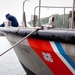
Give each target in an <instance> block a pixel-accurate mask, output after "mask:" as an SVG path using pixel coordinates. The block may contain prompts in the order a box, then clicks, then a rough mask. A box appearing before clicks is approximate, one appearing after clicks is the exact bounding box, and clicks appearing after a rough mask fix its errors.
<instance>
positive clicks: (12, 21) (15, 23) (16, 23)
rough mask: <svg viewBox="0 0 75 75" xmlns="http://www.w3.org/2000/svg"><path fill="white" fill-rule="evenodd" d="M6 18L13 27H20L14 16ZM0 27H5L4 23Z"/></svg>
mask: <svg viewBox="0 0 75 75" xmlns="http://www.w3.org/2000/svg"><path fill="white" fill-rule="evenodd" d="M5 17H6V19H7V20H9V21H10V22H11V26H12V27H18V26H19V23H18V21H17V19H16V17H14V16H12V15H10V14H6V15H5ZM0 27H5V24H4V23H2V24H1V25H0Z"/></svg>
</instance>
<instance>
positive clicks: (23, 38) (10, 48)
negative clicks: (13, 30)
mask: <svg viewBox="0 0 75 75" xmlns="http://www.w3.org/2000/svg"><path fill="white" fill-rule="evenodd" d="M39 29H40V28H37V29H35V30H34V31H32V32H31V33H29V34H28V35H27V36H25V37H24V38H22V39H21V40H20V41H18V42H17V43H15V44H14V45H13V46H12V47H10V48H9V49H7V50H6V51H5V52H3V53H2V54H0V56H3V55H4V54H6V53H7V52H8V51H10V50H11V49H12V48H14V47H15V46H17V45H18V44H19V43H21V42H22V41H23V40H25V39H26V38H28V37H29V36H30V35H32V34H33V33H34V32H35V31H37V30H39Z"/></svg>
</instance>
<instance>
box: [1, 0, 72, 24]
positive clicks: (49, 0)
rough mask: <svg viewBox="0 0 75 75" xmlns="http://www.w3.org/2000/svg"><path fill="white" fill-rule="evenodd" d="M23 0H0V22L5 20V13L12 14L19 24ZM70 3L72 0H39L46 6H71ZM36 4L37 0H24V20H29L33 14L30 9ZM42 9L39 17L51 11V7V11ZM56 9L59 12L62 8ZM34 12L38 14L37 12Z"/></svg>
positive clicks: (37, 3)
mask: <svg viewBox="0 0 75 75" xmlns="http://www.w3.org/2000/svg"><path fill="white" fill-rule="evenodd" d="M23 1H24V0H0V24H1V23H2V22H4V21H6V18H5V15H6V14H7V13H10V14H11V15H14V16H15V17H16V18H17V20H18V21H19V24H20V23H21V22H22V15H23V14H22V13H23ZM72 4H73V0H41V5H46V6H72ZM38 5H39V0H28V1H26V3H25V6H24V8H25V9H24V10H25V12H26V21H30V20H31V15H33V14H34V10H32V9H33V8H34V7H35V6H38ZM37 10H38V9H37ZM37 10H36V12H37ZM42 10H43V12H42V11H41V17H44V16H45V15H47V14H50V13H53V9H52V10H51V11H50V10H48V9H42ZM56 11H58V12H60V11H62V10H60V11H59V9H57V10H56ZM56 11H54V12H56ZM46 13H47V14H46ZM36 14H37V15H38V13H36ZM47 16H48V15H47Z"/></svg>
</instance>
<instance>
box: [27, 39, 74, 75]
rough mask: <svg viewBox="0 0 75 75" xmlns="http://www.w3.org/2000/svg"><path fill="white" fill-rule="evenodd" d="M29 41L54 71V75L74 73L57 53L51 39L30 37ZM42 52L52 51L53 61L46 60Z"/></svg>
mask: <svg viewBox="0 0 75 75" xmlns="http://www.w3.org/2000/svg"><path fill="white" fill-rule="evenodd" d="M28 42H29V44H30V46H31V47H32V48H33V50H34V51H35V52H36V53H37V54H38V55H39V57H40V58H41V59H42V60H43V61H44V62H45V64H46V65H47V66H48V67H49V69H50V70H51V71H52V72H53V73H54V75H73V73H72V72H71V71H70V70H69V69H68V67H67V66H66V65H65V64H64V63H63V62H62V60H61V59H60V58H59V57H58V56H57V55H56V53H55V52H54V50H53V49H52V47H51V45H50V43H49V41H44V40H36V39H31V38H28ZM42 52H45V53H50V55H51V57H52V58H53V62H48V61H46V60H45V59H44V57H43V54H42Z"/></svg>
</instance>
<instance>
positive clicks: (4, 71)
mask: <svg viewBox="0 0 75 75" xmlns="http://www.w3.org/2000/svg"><path fill="white" fill-rule="evenodd" d="M10 47H11V45H10V43H9V42H8V40H7V39H6V38H5V37H2V36H0V54H1V53H2V52H4V51H6V50H7V49H8V48H10ZM25 74H26V73H25V72H24V70H23V68H22V66H21V64H20V63H19V61H18V58H17V56H16V54H15V52H14V50H13V49H12V50H11V51H9V52H8V53H6V54H5V55H3V56H1V57H0V75H25Z"/></svg>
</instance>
